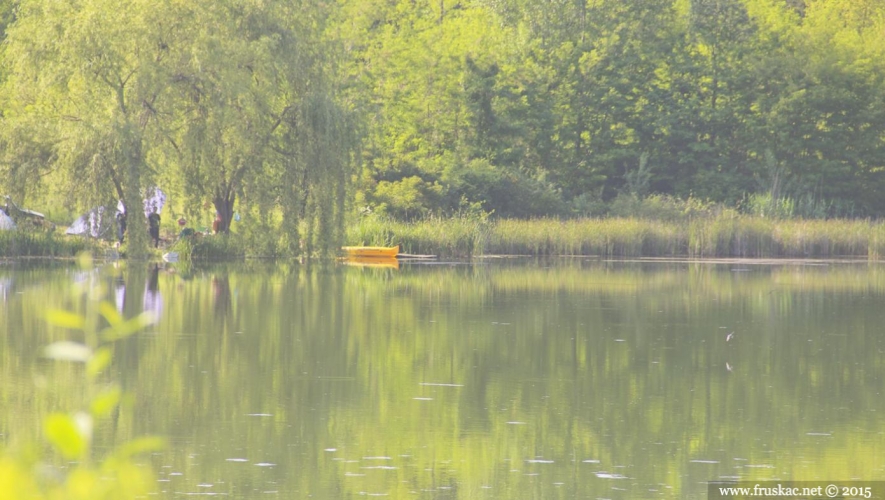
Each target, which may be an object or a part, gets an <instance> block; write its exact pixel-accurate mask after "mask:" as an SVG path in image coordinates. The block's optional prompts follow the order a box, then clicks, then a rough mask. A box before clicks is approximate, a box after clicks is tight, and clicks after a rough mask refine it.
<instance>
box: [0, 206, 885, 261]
mask: <svg viewBox="0 0 885 500" xmlns="http://www.w3.org/2000/svg"><path fill="white" fill-rule="evenodd" d="M254 239H255V238H250V237H249V235H244V234H238V233H232V234H230V235H211V236H199V237H194V238H185V239H178V240H176V241H174V242H173V243H172V244H170V245H168V246H167V247H165V248H161V249H160V250H157V251H156V253H157V257H159V255H161V254H162V253H163V252H176V253H178V254H179V255H180V257H181V258H182V260H207V261H213V260H242V259H244V258H256V257H257V258H275V257H282V256H284V254H285V252H284V251H283V248H282V245H281V244H279V243H278V242H275V241H271V240H272V238H271V237H270V236H265V237H263V238H262V239H261V241H253V240H254ZM345 243H346V244H348V245H369V246H393V245H399V246H400V251H401V252H404V253H411V254H432V255H438V256H439V257H441V258H471V257H476V256H480V255H531V256H556V255H597V256H602V257H615V258H635V257H687V258H721V257H740V258H837V257H847V258H861V259H869V260H878V259H879V258H881V257H882V256H883V255H885V222H882V221H877V220H870V219H830V220H820V219H770V218H764V217H758V216H749V215H739V214H733V213H731V214H725V215H719V216H714V217H698V218H686V219H684V220H668V221H662V220H653V219H648V218H636V217H627V218H619V217H610V218H581V219H555V218H543V219H531V220H516V219H485V218H481V217H452V218H426V219H422V220H417V221H408V222H407V221H398V220H395V219H391V218H384V217H364V218H361V219H360V220H358V221H356V222H354V223H353V224H351V225H350V226H348V228H347V230H346V235H345ZM110 249H111V246H110V244H104V243H103V242H102V241H97V240H91V239H88V238H82V237H70V236H64V235H62V234H60V233H58V232H57V231H55V232H54V231H5V232H0V256H2V257H6V258H11V257H54V258H66V257H73V256H75V255H77V254H78V253H80V252H84V251H87V252H90V253H92V254H93V255H97V256H100V255H104V254H105V253H107V252H108V251H109V250H110ZM122 252H123V253H125V246H124V248H123V249H122Z"/></svg>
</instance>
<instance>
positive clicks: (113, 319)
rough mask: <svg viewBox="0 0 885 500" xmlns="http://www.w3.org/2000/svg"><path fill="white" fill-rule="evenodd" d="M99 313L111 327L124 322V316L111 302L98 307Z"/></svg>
mask: <svg viewBox="0 0 885 500" xmlns="http://www.w3.org/2000/svg"><path fill="white" fill-rule="evenodd" d="M98 311H99V312H100V313H101V315H102V316H104V319H106V320H107V322H108V323H109V324H110V325H111V326H117V325H119V324H120V323H122V322H123V316H121V315H120V313H119V312H117V309H116V308H115V307H114V306H113V305H112V304H111V303H110V302H102V303H100V304H99V305H98Z"/></svg>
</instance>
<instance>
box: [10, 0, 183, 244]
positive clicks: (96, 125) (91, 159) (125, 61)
mask: <svg viewBox="0 0 885 500" xmlns="http://www.w3.org/2000/svg"><path fill="white" fill-rule="evenodd" d="M170 14H171V13H170V12H169V9H168V8H167V7H166V6H165V4H164V3H162V2H161V3H159V4H158V3H156V2H152V1H148V0H133V1H131V2H127V5H126V8H120V5H119V3H117V2H113V1H110V0H64V1H58V2H42V1H39V0H36V1H35V0H22V2H21V4H20V6H19V9H18V11H17V18H16V21H15V22H14V23H13V25H12V26H11V27H10V28H9V30H8V36H7V40H6V46H5V50H4V54H3V55H4V62H5V64H6V72H7V80H6V81H5V82H4V85H5V88H4V94H3V95H4V97H5V102H4V127H3V128H4V133H5V139H6V141H7V165H8V166H9V168H13V169H18V173H19V174H20V175H25V174H27V173H30V174H31V175H34V170H35V169H44V170H45V171H44V172H39V174H40V175H44V174H47V172H48V175H50V176H52V178H53V181H54V182H56V183H57V184H58V185H60V186H62V190H63V192H64V193H65V194H67V195H68V197H69V198H71V199H75V200H79V203H78V205H80V208H84V205H86V204H87V203H94V202H96V201H107V200H111V199H113V198H115V197H116V198H118V199H120V200H122V201H123V204H124V205H125V206H126V208H127V209H129V212H130V213H131V214H132V213H141V210H142V209H141V205H142V204H141V198H142V186H143V185H145V184H146V183H147V181H149V180H150V178H151V176H152V175H153V173H152V168H151V166H150V165H149V162H148V158H149V152H150V151H151V149H152V148H153V147H154V145H155V144H156V143H157V141H158V138H159V137H160V136H162V130H163V127H164V125H163V124H164V121H165V120H167V119H168V115H169V113H168V111H167V110H166V109H165V105H166V103H167V102H168V101H169V99H168V97H169V94H168V92H167V91H168V89H169V86H168V83H169V75H170V64H171V63H172V62H173V60H172V58H171V57H170V55H171V47H174V46H176V45H181V44H180V40H179V38H178V35H179V34H180V32H181V21H180V20H179V18H177V17H176V16H174V15H170ZM29 152H30V153H31V155H29ZM34 152H37V153H39V158H40V159H41V160H42V161H33V160H34V159H33V156H32V155H33V153H34ZM26 155H28V156H26ZM29 156H30V157H29ZM128 222H129V252H130V255H133V256H138V255H143V254H145V253H146V249H147V235H146V224H145V219H144V218H143V217H133V216H130V217H129V221H128Z"/></svg>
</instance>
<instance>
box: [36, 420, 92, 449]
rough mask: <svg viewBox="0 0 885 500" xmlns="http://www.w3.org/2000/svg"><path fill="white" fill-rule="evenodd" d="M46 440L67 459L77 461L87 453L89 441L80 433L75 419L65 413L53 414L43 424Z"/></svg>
mask: <svg viewBox="0 0 885 500" xmlns="http://www.w3.org/2000/svg"><path fill="white" fill-rule="evenodd" d="M43 433H44V434H45V435H46V439H47V440H49V442H50V443H51V444H52V446H54V447H55V449H57V450H58V451H59V452H60V453H61V454H62V455H64V456H65V458H68V459H76V458H79V457H81V456H82V455H83V453H84V452H85V451H86V445H87V440H86V438H85V437H84V436H83V434H82V433H81V432H80V428H79V426H78V425H77V422H76V420H75V419H74V417H72V416H70V415H65V414H63V413H53V414H52V415H49V416H48V417H46V421H45V422H44V423H43Z"/></svg>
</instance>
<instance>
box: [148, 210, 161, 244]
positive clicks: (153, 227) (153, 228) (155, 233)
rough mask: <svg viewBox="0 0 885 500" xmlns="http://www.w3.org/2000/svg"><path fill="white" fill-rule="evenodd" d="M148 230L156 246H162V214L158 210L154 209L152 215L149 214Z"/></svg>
mask: <svg viewBox="0 0 885 500" xmlns="http://www.w3.org/2000/svg"><path fill="white" fill-rule="evenodd" d="M148 232H149V233H150V235H151V241H152V242H153V244H154V248H157V247H159V246H160V214H158V213H157V210H156V209H154V210H153V211H152V212H151V214H150V215H148Z"/></svg>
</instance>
